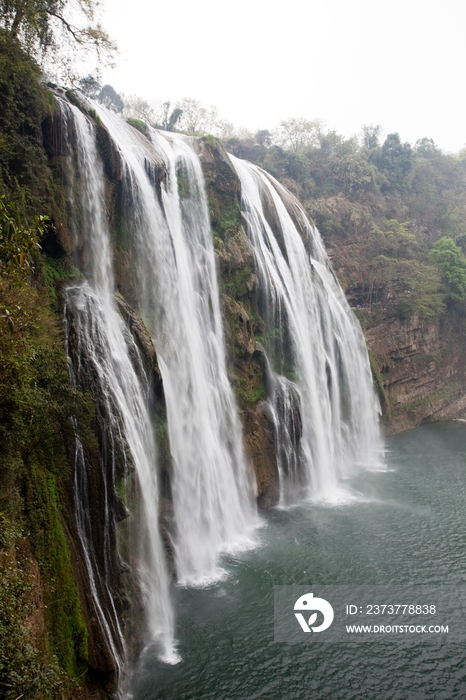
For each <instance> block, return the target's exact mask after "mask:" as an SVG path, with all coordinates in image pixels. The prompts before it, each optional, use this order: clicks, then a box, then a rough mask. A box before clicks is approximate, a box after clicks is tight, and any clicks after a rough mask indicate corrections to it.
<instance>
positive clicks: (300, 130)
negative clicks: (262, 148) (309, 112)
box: [276, 117, 323, 153]
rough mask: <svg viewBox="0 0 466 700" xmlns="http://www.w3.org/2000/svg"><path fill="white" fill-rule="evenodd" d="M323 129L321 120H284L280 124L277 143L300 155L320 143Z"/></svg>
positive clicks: (294, 118)
mask: <svg viewBox="0 0 466 700" xmlns="http://www.w3.org/2000/svg"><path fill="white" fill-rule="evenodd" d="M322 127H323V122H322V121H321V120H320V119H312V120H309V119H300V118H298V117H292V118H291V119H284V120H282V121H281V122H280V127H279V129H278V133H277V135H276V141H277V143H278V144H279V146H282V147H283V148H285V149H288V150H290V151H293V152H294V153H298V152H299V151H304V150H306V149H308V148H311V147H312V146H316V145H317V144H318V143H319V136H320V134H321V131H322Z"/></svg>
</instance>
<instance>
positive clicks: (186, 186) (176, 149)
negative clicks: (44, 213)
mask: <svg viewBox="0 0 466 700" xmlns="http://www.w3.org/2000/svg"><path fill="white" fill-rule="evenodd" d="M98 113H99V116H100V118H101V120H102V122H103V124H104V125H105V127H106V129H107V130H108V132H109V134H110V135H111V137H112V140H113V142H114V144H115V145H116V147H117V148H118V150H119V152H120V155H121V157H122V160H123V162H124V167H125V177H124V181H125V188H126V192H125V199H126V201H127V202H130V203H131V205H130V206H128V207H127V208H126V209H127V225H128V227H129V228H130V229H131V239H132V241H133V246H134V253H135V256H136V259H137V279H136V280H135V285H136V288H137V297H138V308H139V310H140V312H141V315H142V316H143V318H144V320H145V321H146V323H147V326H148V328H149V330H150V332H151V335H152V338H153V341H154V345H155V347H156V350H157V356H158V359H159V363H160V368H161V372H162V376H163V383H164V391H165V398H166V402H167V413H168V432H169V439H170V448H171V455H172V462H173V464H172V474H171V484H170V486H171V495H172V499H173V510H174V525H175V526H174V531H173V533H172V537H173V544H174V550H175V565H176V570H177V577H178V582H179V583H180V584H190V585H204V584H208V583H209V582H210V581H213V580H215V579H216V578H218V577H219V576H221V575H222V570H221V569H219V567H218V555H219V553H220V552H222V551H225V550H227V549H231V548H232V547H233V548H235V547H238V546H240V547H241V546H247V545H248V542H250V540H249V539H248V533H249V532H250V530H251V528H252V527H253V526H254V525H255V522H256V513H255V506H254V505H253V496H254V488H253V486H252V484H251V483H250V476H249V474H250V470H248V468H247V462H246V458H245V455H244V451H243V439H242V432H241V426H240V422H239V418H238V412H237V408H236V405H235V401H234V397H233V393H232V389H231V386H230V383H229V380H228V376H227V368H226V357H225V343H224V336H223V327H222V316H221V309H220V301H219V298H220V295H219V289H218V282H217V275H216V267H215V256H214V249H213V241H212V234H211V229H210V219H209V212H208V205H207V200H206V194H205V186H204V181H203V176H202V170H201V165H200V162H199V158H198V156H197V155H196V153H195V152H194V150H193V147H192V145H191V143H190V142H189V140H187V139H186V138H185V137H182V136H180V135H174V134H171V135H168V134H166V133H165V134H164V133H161V132H157V131H155V130H153V129H150V130H149V133H148V136H149V137H150V140H151V144H149V143H147V142H146V141H145V140H142V139H141V137H140V135H139V134H138V132H137V131H136V130H134V129H133V128H132V127H130V126H129V125H128V124H126V123H125V122H123V121H122V120H121V119H119V118H118V117H116V116H114V115H112V114H110V113H109V112H107V111H106V110H104V109H102V108H98ZM154 167H155V168H158V169H159V170H160V169H162V170H163V172H164V178H163V180H162V182H161V183H160V184H159V186H157V183H156V182H155V180H156V178H155V176H154V173H153V169H154Z"/></svg>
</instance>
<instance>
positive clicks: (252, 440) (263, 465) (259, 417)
mask: <svg viewBox="0 0 466 700" xmlns="http://www.w3.org/2000/svg"><path fill="white" fill-rule="evenodd" d="M242 419H243V426H244V437H245V444H246V449H247V453H248V455H249V456H250V458H251V460H252V463H253V465H254V471H255V475H256V481H257V504H258V506H259V508H264V509H265V508H271V507H272V506H275V505H276V504H277V503H278V499H279V495H280V494H279V476H278V467H277V458H276V455H275V435H274V423H273V419H272V416H271V415H270V408H269V406H268V404H267V403H266V402H265V401H260V402H259V403H258V405H257V406H256V408H255V409H254V410H252V409H250V410H247V411H244V412H243V413H242Z"/></svg>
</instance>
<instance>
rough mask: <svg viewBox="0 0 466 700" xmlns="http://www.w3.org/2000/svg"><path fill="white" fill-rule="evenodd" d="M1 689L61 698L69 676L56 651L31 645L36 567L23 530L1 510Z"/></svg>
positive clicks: (11, 695) (12, 694)
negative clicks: (63, 668) (64, 670)
mask: <svg viewBox="0 0 466 700" xmlns="http://www.w3.org/2000/svg"><path fill="white" fill-rule="evenodd" d="M0 568H1V570H2V576H1V577H0V692H1V694H2V698H5V700H15V699H16V698H18V696H21V694H24V695H25V696H26V697H30V698H44V699H45V698H50V699H53V698H57V700H58V698H62V697H63V694H62V691H63V690H64V688H65V687H66V686H67V679H66V676H65V674H64V673H63V670H62V669H61V668H60V666H59V664H58V662H57V658H56V656H55V655H54V654H53V653H51V652H48V651H46V649H45V646H43V648H42V649H41V648H38V646H36V645H34V643H33V638H34V626H35V625H37V621H36V619H35V618H37V613H38V604H39V608H40V607H43V606H42V605H41V602H40V598H39V600H38V594H37V573H36V571H35V569H34V561H33V559H32V558H31V557H30V555H29V553H28V543H27V540H26V537H25V536H24V533H23V532H22V530H21V529H20V528H19V527H18V526H17V525H15V524H14V523H12V522H11V521H10V520H8V519H7V518H5V517H3V516H1V515H0Z"/></svg>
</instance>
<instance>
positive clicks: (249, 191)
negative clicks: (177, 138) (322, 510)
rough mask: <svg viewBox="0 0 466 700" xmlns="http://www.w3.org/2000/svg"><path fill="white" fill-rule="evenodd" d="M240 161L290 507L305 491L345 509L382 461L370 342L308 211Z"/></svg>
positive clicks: (278, 443) (247, 229)
mask: <svg viewBox="0 0 466 700" xmlns="http://www.w3.org/2000/svg"><path fill="white" fill-rule="evenodd" d="M231 158H232V161H233V163H234V166H235V168H236V170H237V172H238V175H239V177H240V180H241V188H242V199H243V216H244V221H245V227H244V228H245V232H246V234H247V236H248V238H249V240H250V243H251V246H252V248H253V251H254V258H255V269H256V274H257V275H258V278H259V295H260V301H259V305H260V310H261V312H262V315H263V317H264V319H265V320H266V335H267V337H266V339H265V349H266V352H267V358H268V375H269V391H268V396H269V401H270V404H271V408H272V413H273V415H274V417H275V424H276V431H275V432H276V453H277V456H278V462H279V471H280V475H281V502H282V503H286V502H293V500H294V499H295V498H296V496H297V494H298V493H299V492H300V491H301V492H302V491H303V490H304V492H305V493H307V495H308V496H310V497H312V498H313V499H319V498H320V499H324V500H327V501H333V502H335V501H338V500H339V499H340V498H341V497H343V498H346V497H347V494H345V493H342V491H341V480H342V479H343V478H345V477H347V476H349V475H350V474H352V473H354V471H355V467H357V466H369V467H373V466H374V465H375V464H377V463H378V462H379V461H380V459H381V444H380V441H379V433H378V426H377V422H378V418H377V413H378V407H377V400H376V397H375V393H374V391H373V387H372V376H371V370H370V366H369V359H368V355H367V350H366V347H365V341H364V336H363V334H362V331H361V328H360V326H359V323H358V322H357V321H356V319H355V317H354V315H353V313H352V311H351V310H350V308H349V306H348V303H347V302H346V299H345V297H344V294H343V292H342V289H341V287H340V285H339V284H338V282H337V280H336V279H335V276H334V273H333V271H332V269H331V267H330V263H329V260H328V257H327V254H326V252H325V249H324V246H323V244H322V240H321V238H320V235H319V233H318V231H317V230H316V229H315V228H313V227H312V226H311V225H310V224H309V222H308V220H307V218H306V216H305V215H304V213H303V211H302V209H301V208H300V205H299V204H298V203H297V202H296V201H295V200H293V198H292V197H291V195H290V194H289V192H287V191H286V190H285V189H284V188H283V187H282V186H281V185H280V184H279V183H278V182H277V181H276V180H274V178H272V177H271V176H269V175H267V174H266V173H265V172H264V171H262V170H260V168H257V167H255V166H254V165H251V164H250V163H246V162H244V161H241V160H239V159H237V158H234V157H233V156H232V157H231ZM293 215H294V219H295V220H293ZM297 217H299V220H300V223H301V231H302V232H301V234H300V232H299V231H298V228H297V225H296V223H295V222H296V219H297ZM301 433H302V436H301V439H300V441H299V449H298V448H297V435H301Z"/></svg>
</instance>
